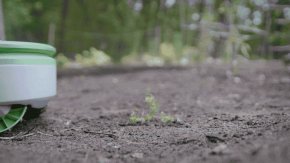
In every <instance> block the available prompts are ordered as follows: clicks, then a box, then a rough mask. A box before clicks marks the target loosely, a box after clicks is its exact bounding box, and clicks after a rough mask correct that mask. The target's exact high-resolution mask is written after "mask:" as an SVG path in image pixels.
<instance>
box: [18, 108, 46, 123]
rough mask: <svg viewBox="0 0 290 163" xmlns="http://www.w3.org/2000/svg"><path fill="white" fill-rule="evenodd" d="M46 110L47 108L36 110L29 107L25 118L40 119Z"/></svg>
mask: <svg viewBox="0 0 290 163" xmlns="http://www.w3.org/2000/svg"><path fill="white" fill-rule="evenodd" d="M45 110H46V108H37V109H36V108H32V107H28V108H27V111H26V113H25V115H24V117H23V118H24V119H26V120H30V119H34V118H38V117H39V116H40V114H42V113H43V112H45Z"/></svg>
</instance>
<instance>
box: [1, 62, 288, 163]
mask: <svg viewBox="0 0 290 163" xmlns="http://www.w3.org/2000/svg"><path fill="white" fill-rule="evenodd" d="M229 70H230V66H229V65H227V64H222V63H219V62H208V63H204V64H197V65H194V66H191V67H183V68H181V67H163V68H156V67H155V68H154V67H153V68H146V67H107V68H86V69H78V70H73V69H68V70H62V71H60V72H59V79H58V95H57V96H56V97H55V98H54V99H53V100H51V101H50V103H49V105H48V107H47V110H46V112H44V113H43V114H42V115H41V116H40V117H39V118H37V119H33V120H29V121H23V122H22V123H21V124H19V125H18V126H17V127H15V128H14V129H13V130H12V131H10V132H8V133H4V134H1V135H0V136H1V140H0V147H1V148H0V160H5V162H100V163H103V162H104V163H105V162H164V163H170V162H182V163H187V162H188V163H189V162H206V163H209V162H229V163H230V162H231V163H232V162H251V163H252V162H261V163H272V162H275V163H279V162H285V163H288V162H289V160H290V100H289V99H290V93H289V92H290V74H289V72H288V71H287V69H286V68H285V67H284V66H283V65H282V64H281V63H280V62H276V61H271V62H265V61H251V62H245V63H241V64H238V67H237V68H236V69H235V71H234V72H235V73H234V74H233V73H231V71H229ZM148 89H150V90H151V92H152V94H153V95H154V96H155V98H156V99H157V100H158V102H159V104H160V111H162V112H164V113H166V114H168V115H172V116H174V117H175V118H176V121H174V122H172V123H163V122H161V121H160V119H158V118H156V119H154V120H152V121H151V122H146V123H138V124H135V125H134V124H131V123H130V122H129V117H130V114H131V113H133V112H135V113H136V114H140V115H141V114H144V113H146V112H148V107H147V105H146V103H145V102H144V97H145V94H146V91H147V90H148ZM3 137H6V138H3ZM4 139H8V140H4Z"/></svg>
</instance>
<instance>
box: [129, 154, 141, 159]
mask: <svg viewBox="0 0 290 163" xmlns="http://www.w3.org/2000/svg"><path fill="white" fill-rule="evenodd" d="M131 156H132V157H134V158H139V159H141V158H143V153H133V154H132V155H131Z"/></svg>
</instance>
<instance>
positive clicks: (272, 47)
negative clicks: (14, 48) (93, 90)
mask: <svg viewBox="0 0 290 163" xmlns="http://www.w3.org/2000/svg"><path fill="white" fill-rule="evenodd" d="M3 11H4V22H5V23H4V24H5V32H6V39H7V40H20V41H35V42H43V43H49V44H52V45H54V46H56V47H57V49H58V51H59V53H62V54H63V55H60V58H61V59H62V61H63V62H65V60H66V59H67V58H66V57H68V58H70V59H75V60H78V61H82V62H84V63H86V64H87V65H92V64H106V63H109V62H113V63H121V62H124V63H139V62H146V63H148V64H152V65H154V64H155V65H160V64H161V65H162V64H166V63H168V64H188V63H191V62H193V61H198V60H202V59H204V58H206V57H213V58H218V57H223V58H226V59H231V58H235V57H237V56H238V55H239V54H241V55H243V56H245V57H247V58H260V57H262V58H279V57H281V56H283V55H284V54H287V53H288V51H290V45H289V40H290V29H289V25H290V3H289V0H106V1H104V0H57V1H51V0H3ZM92 60H93V61H92Z"/></svg>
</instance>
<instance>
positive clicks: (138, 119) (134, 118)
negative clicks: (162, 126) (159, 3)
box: [129, 91, 175, 124]
mask: <svg viewBox="0 0 290 163" xmlns="http://www.w3.org/2000/svg"><path fill="white" fill-rule="evenodd" d="M145 103H146V104H147V106H148V108H149V113H148V114H146V115H144V116H138V115H136V114H135V113H134V112H133V113H132V114H131V116H130V118H129V121H130V123H131V124H137V123H143V122H149V121H151V120H153V119H154V118H156V117H157V114H158V112H159V104H158V101H157V100H156V99H155V97H154V96H153V95H152V93H150V91H148V93H147V94H146V97H145ZM158 118H160V120H161V121H162V122H163V123H171V122H173V121H175V118H174V117H172V116H170V115H166V114H165V113H163V112H162V113H161V114H160V117H158Z"/></svg>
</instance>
